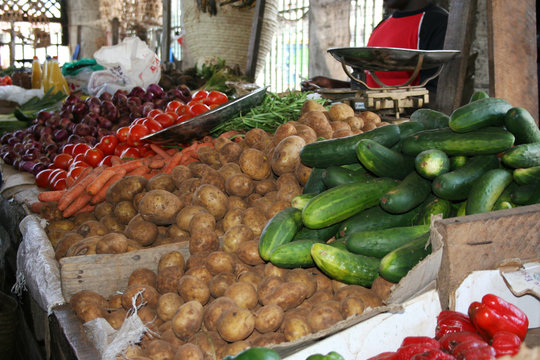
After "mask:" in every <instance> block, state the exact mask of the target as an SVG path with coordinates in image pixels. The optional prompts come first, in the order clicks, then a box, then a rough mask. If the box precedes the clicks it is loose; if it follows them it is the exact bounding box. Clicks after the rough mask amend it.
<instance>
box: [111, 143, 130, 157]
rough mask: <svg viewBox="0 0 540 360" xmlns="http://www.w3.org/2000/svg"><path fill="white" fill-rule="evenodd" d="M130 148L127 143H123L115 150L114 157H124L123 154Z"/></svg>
mask: <svg viewBox="0 0 540 360" xmlns="http://www.w3.org/2000/svg"><path fill="white" fill-rule="evenodd" d="M128 147H129V145H128V144H126V143H121V144H118V145H117V146H116V149H114V155H116V156H120V155H122V152H123V151H124V150H126V149H127V148H128Z"/></svg>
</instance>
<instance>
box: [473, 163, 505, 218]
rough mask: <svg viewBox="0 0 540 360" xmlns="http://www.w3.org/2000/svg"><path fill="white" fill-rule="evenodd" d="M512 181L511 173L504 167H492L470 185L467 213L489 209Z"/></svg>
mask: <svg viewBox="0 0 540 360" xmlns="http://www.w3.org/2000/svg"><path fill="white" fill-rule="evenodd" d="M510 183H512V173H511V172H510V171H508V170H505V169H492V170H489V171H487V172H486V173H485V174H483V175H482V176H481V177H480V178H479V179H478V180H477V181H476V182H475V183H474V184H473V186H472V188H471V191H470V192H469V197H468V199H467V215H470V214H480V213H484V212H488V211H491V210H492V209H493V205H495V202H496V201H497V199H498V198H499V196H501V194H502V193H503V191H504V189H505V188H506V187H507V186H508V185H510Z"/></svg>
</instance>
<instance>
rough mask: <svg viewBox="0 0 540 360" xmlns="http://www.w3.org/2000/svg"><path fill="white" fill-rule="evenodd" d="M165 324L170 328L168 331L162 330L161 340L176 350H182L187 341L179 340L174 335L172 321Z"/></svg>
mask: <svg viewBox="0 0 540 360" xmlns="http://www.w3.org/2000/svg"><path fill="white" fill-rule="evenodd" d="M163 324H167V325H168V327H169V328H168V329H167V330H161V329H160V331H159V333H160V339H161V340H164V341H166V342H168V343H170V344H171V345H172V346H173V347H174V348H175V349H178V348H180V347H181V346H182V345H184V344H185V343H186V342H185V341H183V340H180V339H179V338H177V337H176V335H175V334H174V331H173V329H172V321H170V320H169V321H167V322H165V323H163Z"/></svg>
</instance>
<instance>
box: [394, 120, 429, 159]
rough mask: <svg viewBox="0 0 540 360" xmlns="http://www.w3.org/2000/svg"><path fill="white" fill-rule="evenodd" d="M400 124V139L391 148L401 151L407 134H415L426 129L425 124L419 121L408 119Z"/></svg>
mask: <svg viewBox="0 0 540 360" xmlns="http://www.w3.org/2000/svg"><path fill="white" fill-rule="evenodd" d="M398 126H399V141H398V142H397V143H395V144H394V145H393V146H392V147H391V148H390V149H392V150H394V151H398V152H401V143H402V142H403V139H405V138H406V137H407V136H410V135H414V134H416V133H417V132H419V131H422V130H425V127H424V124H422V123H421V122H417V121H406V122H403V123H401V124H399V125H398Z"/></svg>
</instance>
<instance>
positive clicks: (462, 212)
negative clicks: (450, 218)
mask: <svg viewBox="0 0 540 360" xmlns="http://www.w3.org/2000/svg"><path fill="white" fill-rule="evenodd" d="M465 215H467V201H464V202H462V203H461V204H460V205H459V208H458V210H457V212H456V216H465Z"/></svg>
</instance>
